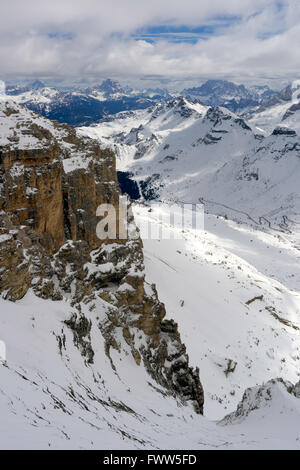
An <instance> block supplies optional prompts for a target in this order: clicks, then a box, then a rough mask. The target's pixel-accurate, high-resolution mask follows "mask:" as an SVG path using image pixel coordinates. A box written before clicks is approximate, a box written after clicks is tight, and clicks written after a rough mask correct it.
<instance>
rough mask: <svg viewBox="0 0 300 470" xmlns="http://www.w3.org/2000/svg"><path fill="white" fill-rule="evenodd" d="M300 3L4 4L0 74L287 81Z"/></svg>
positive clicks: (68, 0)
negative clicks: (254, 78) (210, 77)
mask: <svg viewBox="0 0 300 470" xmlns="http://www.w3.org/2000/svg"><path fill="white" fill-rule="evenodd" d="M299 20H300V4H299V1H298V0H285V1H274V0H243V1H240V0H227V1H226V2H225V1H224V0H222V1H221V0H201V2H200V1H199V0H185V1H184V2H182V0H180V1H178V0H151V1H150V2H144V1H141V0H112V1H111V2H107V0H105V1H102V0H100V1H99V0H85V1H84V2H83V1H81V0H80V1H79V0H43V1H42V2H41V1H40V0H26V2H25V1H24V0H1V11H0V75H1V76H3V77H6V76H9V75H22V76H24V75H25V76H26V75H28V76H41V77H43V76H58V77H75V76H81V77H85V76H86V77H96V76H102V77H103V76H108V75H112V76H120V77H122V76H128V77H139V76H148V75H151V76H166V77H170V78H173V79H179V80H180V79H184V78H186V77H191V78H193V77H194V78H198V77H204V76H205V77H207V76H215V77H218V76H219V77H231V78H234V77H238V78H240V79H241V78H245V79H247V78H248V79H249V78H251V77H254V76H256V77H262V78H266V79H268V80H269V79H272V78H274V79H287V80H288V79H290V78H295V77H297V76H299V73H300V72H299V71H300V59H299V53H298V50H297V43H298V42H299V38H300V21H299Z"/></svg>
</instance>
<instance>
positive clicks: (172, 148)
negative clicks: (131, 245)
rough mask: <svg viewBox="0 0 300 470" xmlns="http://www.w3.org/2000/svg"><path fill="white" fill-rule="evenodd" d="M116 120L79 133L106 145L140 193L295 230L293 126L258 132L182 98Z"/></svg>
mask: <svg viewBox="0 0 300 470" xmlns="http://www.w3.org/2000/svg"><path fill="white" fill-rule="evenodd" d="M118 117H119V116H116V117H115V119H113V120H111V121H110V122H107V123H101V124H99V125H95V126H91V127H89V128H79V133H80V134H82V135H87V136H89V137H91V138H97V139H98V140H99V141H100V142H101V144H102V145H103V146H109V147H110V148H112V149H113V150H114V152H115V153H116V154H117V156H118V162H117V166H118V169H119V170H121V171H124V172H128V173H129V175H131V177H132V178H133V179H134V180H135V181H137V183H138V184H139V186H140V192H141V193H142V195H143V196H144V197H146V198H149V197H154V196H155V197H158V198H160V199H162V200H169V201H182V202H194V203H196V202H204V203H205V205H206V208H207V210H209V211H210V212H215V213H219V214H222V215H227V216H229V217H230V218H234V219H238V220H241V219H242V220H247V221H248V222H249V223H253V224H255V225H261V224H262V225H266V226H269V225H275V226H276V227H279V228H280V229H282V230H285V229H287V228H288V226H291V227H292V230H293V231H298V232H299V222H300V220H299V213H300V210H299V207H300V206H299V204H300V201H299V191H298V180H299V172H300V165H299V163H300V159H299V155H300V141H299V137H298V136H297V134H296V133H295V132H294V131H293V130H289V129H288V128H287V127H284V126H282V127H277V128H276V129H274V130H273V132H272V134H271V135H270V136H268V137H263V136H262V135H261V134H259V133H256V132H255V128H251V127H250V126H249V125H248V124H247V122H246V121H244V120H243V119H241V118H239V117H238V116H236V115H235V114H233V113H231V112H230V111H228V110H227V109H225V108H220V107H210V108H208V107H205V106H203V105H201V104H200V103H197V102H195V103H194V102H191V101H189V100H187V99H186V98H177V99H175V100H172V101H170V102H168V103H164V104H163V105H156V106H155V107H154V108H150V109H148V110H147V111H143V112H140V113H136V114H135V113H131V114H128V115H126V116H125V115H122V116H120V119H118ZM121 117H122V119H121ZM121 129H123V130H121Z"/></svg>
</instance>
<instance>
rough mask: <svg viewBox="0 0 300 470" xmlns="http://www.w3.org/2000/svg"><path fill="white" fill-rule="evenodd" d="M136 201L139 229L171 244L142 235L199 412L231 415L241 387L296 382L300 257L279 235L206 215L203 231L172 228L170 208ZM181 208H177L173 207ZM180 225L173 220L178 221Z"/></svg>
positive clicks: (299, 356) (299, 372) (299, 345)
mask: <svg viewBox="0 0 300 470" xmlns="http://www.w3.org/2000/svg"><path fill="white" fill-rule="evenodd" d="M151 209H152V210H151V212H149V207H147V205H143V204H139V203H137V204H135V207H134V212H135V218H136V221H137V223H138V224H141V223H142V222H143V223H145V221H149V223H150V225H151V227H152V226H153V227H154V228H156V229H157V227H164V230H165V233H168V231H169V233H170V235H171V238H170V239H165V240H164V239H162V240H151V239H148V237H144V239H143V243H144V252H145V265H146V273H147V277H148V279H149V280H150V281H151V282H155V283H156V284H157V289H158V294H159V296H160V298H161V299H162V300H163V302H164V303H165V305H166V309H167V312H168V315H171V316H172V317H173V318H175V320H176V321H177V322H178V324H179V327H180V330H181V332H182V337H183V339H184V341H185V342H186V344H189V355H190V361H191V363H192V364H199V367H200V371H201V380H202V383H203V387H204V390H205V414H206V416H208V417H209V418H211V419H221V418H222V417H223V416H224V415H225V414H227V413H229V412H233V411H234V410H235V408H236V406H237V405H238V403H239V401H240V400H241V399H242V396H243V393H244V390H245V388H246V387H253V386H256V385H258V384H261V383H263V382H265V381H267V380H269V379H273V378H275V377H283V378H284V379H285V380H289V381H291V382H293V383H296V382H298V381H299V377H300V369H299V366H300V337H299V332H300V294H299V290H300V289H299V286H300V263H299V260H300V254H299V249H297V247H295V246H294V245H293V243H291V242H290V241H289V240H287V239H286V237H284V236H279V235H278V234H276V233H273V234H272V233H265V232H261V231H260V230H258V229H254V228H251V227H249V226H247V225H244V224H237V223H234V222H232V221H229V220H226V219H224V218H222V217H218V216H214V215H210V214H205V218H204V230H196V229H193V228H184V232H183V236H182V237H181V239H174V236H173V235H174V234H175V235H176V234H177V236H178V234H179V233H181V232H179V230H181V227H176V226H175V227H173V226H170V224H169V223H168V221H167V218H166V217H165V218H164V219H163V222H162V221H161V219H160V217H161V216H162V215H163V214H164V215H166V214H168V205H159V206H157V207H155V206H151ZM177 210H179V208H178V209H177ZM177 220H178V217H177Z"/></svg>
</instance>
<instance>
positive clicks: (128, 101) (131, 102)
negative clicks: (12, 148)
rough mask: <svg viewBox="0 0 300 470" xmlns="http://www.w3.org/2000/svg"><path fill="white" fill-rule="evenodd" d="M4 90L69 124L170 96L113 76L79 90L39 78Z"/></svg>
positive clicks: (88, 121)
mask: <svg viewBox="0 0 300 470" xmlns="http://www.w3.org/2000/svg"><path fill="white" fill-rule="evenodd" d="M6 94H7V95H9V96H11V97H13V99H14V101H16V102H17V103H18V104H22V105H25V106H26V107H27V108H29V109H30V110H32V111H35V112H38V113H40V114H42V115H43V116H44V117H47V118H49V119H54V120H57V121H59V122H62V123H67V124H70V125H72V126H80V125H89V124H90V123H94V122H95V121H98V120H100V119H103V118H105V116H107V115H110V114H115V113H118V112H120V111H124V110H131V109H134V110H135V109H144V108H147V107H149V106H151V105H153V104H155V103H156V102H157V101H161V100H165V99H167V98H170V95H169V94H168V93H167V92H166V91H165V90H162V91H161V90H149V91H148V90H145V91H135V90H133V89H131V88H128V87H127V88H123V87H122V86H121V85H120V84H119V83H118V82H116V81H114V80H110V79H107V80H104V81H103V82H102V83H101V84H100V85H96V86H93V87H88V88H85V89H79V90H58V89H56V88H53V87H47V86H45V85H44V83H43V82H41V81H40V80H35V81H34V82H33V83H31V84H29V85H13V86H7V87H6Z"/></svg>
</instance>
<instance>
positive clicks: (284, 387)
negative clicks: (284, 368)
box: [220, 379, 300, 449]
mask: <svg viewBox="0 0 300 470" xmlns="http://www.w3.org/2000/svg"><path fill="white" fill-rule="evenodd" d="M299 390H300V382H297V383H296V384H295V385H294V384H292V383H290V382H285V381H283V380H282V379H275V380H270V381H268V382H267V383H265V384H263V385H261V386H257V387H253V388H252V389H248V390H246V391H245V393H244V396H243V399H242V400H241V402H240V404H239V406H238V408H237V410H236V412H234V413H232V414H230V415H229V416H227V417H226V418H224V420H223V421H222V422H221V423H220V424H221V425H225V426H226V425H228V424H229V423H230V424H233V425H234V428H235V429H236V430H239V431H240V432H242V433H243V432H245V431H246V432H247V433H249V431H250V429H252V433H253V436H255V438H256V439H257V438H259V439H262V440H263V442H264V444H265V447H267V446H268V444H269V439H270V438H266V434H267V433H269V434H270V435H272V439H273V440H274V441H273V442H274V443H275V442H277V448H278V449H280V448H282V447H285V448H286V449H293V448H299V441H300V435H299V419H300V406H299V405H300V393H299ZM279 423H280V424H279ZM281 429H284V430H285V435H284V436H283V435H282V431H281ZM292 436H293V437H294V438H296V439H295V444H296V445H295V447H294V446H293V445H291V444H290V443H289V441H290V439H291V437H292ZM296 436H297V437H296ZM293 437H292V438H293Z"/></svg>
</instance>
